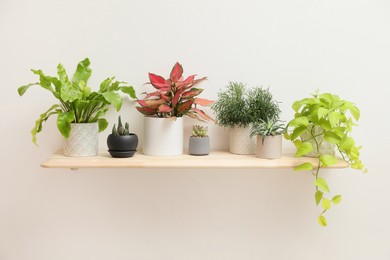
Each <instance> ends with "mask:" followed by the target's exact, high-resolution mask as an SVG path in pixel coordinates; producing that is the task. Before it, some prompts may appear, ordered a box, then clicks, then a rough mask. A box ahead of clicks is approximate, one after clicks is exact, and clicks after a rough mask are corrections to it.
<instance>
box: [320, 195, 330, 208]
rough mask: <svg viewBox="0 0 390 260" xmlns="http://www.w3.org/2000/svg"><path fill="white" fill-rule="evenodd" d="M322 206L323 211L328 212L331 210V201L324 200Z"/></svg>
mask: <svg viewBox="0 0 390 260" xmlns="http://www.w3.org/2000/svg"><path fill="white" fill-rule="evenodd" d="M321 206H322V208H323V209H326V210H328V209H330V201H329V200H328V199H325V198H323V199H322V203H321Z"/></svg>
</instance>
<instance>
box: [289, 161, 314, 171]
mask: <svg viewBox="0 0 390 260" xmlns="http://www.w3.org/2000/svg"><path fill="white" fill-rule="evenodd" d="M311 170H313V165H312V164H311V163H309V162H306V163H302V164H300V165H298V166H296V167H295V168H294V170H293V171H311Z"/></svg>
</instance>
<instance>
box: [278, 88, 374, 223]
mask: <svg viewBox="0 0 390 260" xmlns="http://www.w3.org/2000/svg"><path fill="white" fill-rule="evenodd" d="M292 108H293V110H294V111H295V116H294V119H292V120H291V121H290V122H289V123H288V132H287V133H285V138H286V139H287V140H290V141H292V142H293V143H294V145H295V147H296V149H297V151H296V153H295V156H296V157H301V156H304V155H306V154H308V153H310V152H314V157H315V158H316V159H317V161H318V164H317V165H316V166H314V165H313V164H312V163H310V162H305V163H303V164H301V165H299V166H297V167H296V168H295V170H297V171H298V170H307V171H311V172H312V174H313V176H314V177H315V185H316V192H315V196H314V197H315V202H316V205H317V206H318V205H320V204H321V207H322V210H321V213H320V216H319V217H318V223H319V224H320V225H322V226H326V225H327V220H326V218H325V216H324V214H325V212H327V211H328V210H329V209H330V208H331V205H337V204H339V203H340V201H341V199H342V197H341V195H335V196H331V195H330V189H329V186H328V184H327V182H326V180H325V179H324V178H322V177H320V170H321V168H322V167H326V166H330V165H333V164H336V163H337V160H338V159H337V158H336V157H335V156H334V151H330V152H327V150H324V149H321V145H322V143H323V142H328V143H330V144H334V145H335V149H336V151H337V152H338V153H339V155H340V156H341V158H342V160H345V161H346V162H348V164H349V165H350V167H352V168H353V169H358V170H363V169H364V165H363V163H362V161H361V160H360V158H359V156H360V151H359V150H360V148H361V147H359V146H357V145H356V143H355V140H354V139H353V138H352V136H351V132H352V128H353V127H354V126H355V125H356V123H357V121H358V120H359V117H360V111H359V108H358V107H357V106H356V105H355V104H353V103H352V102H349V101H346V100H343V99H341V98H340V97H339V96H337V95H334V94H331V93H324V94H319V93H315V94H314V95H313V96H312V97H311V98H305V99H302V100H299V101H296V102H294V104H293V105H292ZM364 171H365V172H366V171H367V169H364Z"/></svg>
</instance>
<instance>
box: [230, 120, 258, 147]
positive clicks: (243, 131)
mask: <svg viewBox="0 0 390 260" xmlns="http://www.w3.org/2000/svg"><path fill="white" fill-rule="evenodd" d="M250 133H251V128H250V126H247V127H237V126H235V127H233V128H230V131H229V152H230V153H234V154H255V153H256V136H253V137H251V135H250Z"/></svg>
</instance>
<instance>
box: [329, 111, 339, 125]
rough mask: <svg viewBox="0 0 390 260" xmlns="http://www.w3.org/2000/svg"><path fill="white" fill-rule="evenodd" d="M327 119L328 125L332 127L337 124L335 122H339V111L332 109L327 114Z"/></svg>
mask: <svg viewBox="0 0 390 260" xmlns="http://www.w3.org/2000/svg"><path fill="white" fill-rule="evenodd" d="M328 119H329V123H330V126H331V127H332V128H334V127H336V126H337V123H338V122H339V119H340V115H339V113H337V112H335V111H332V112H330V113H329V114H328Z"/></svg>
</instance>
